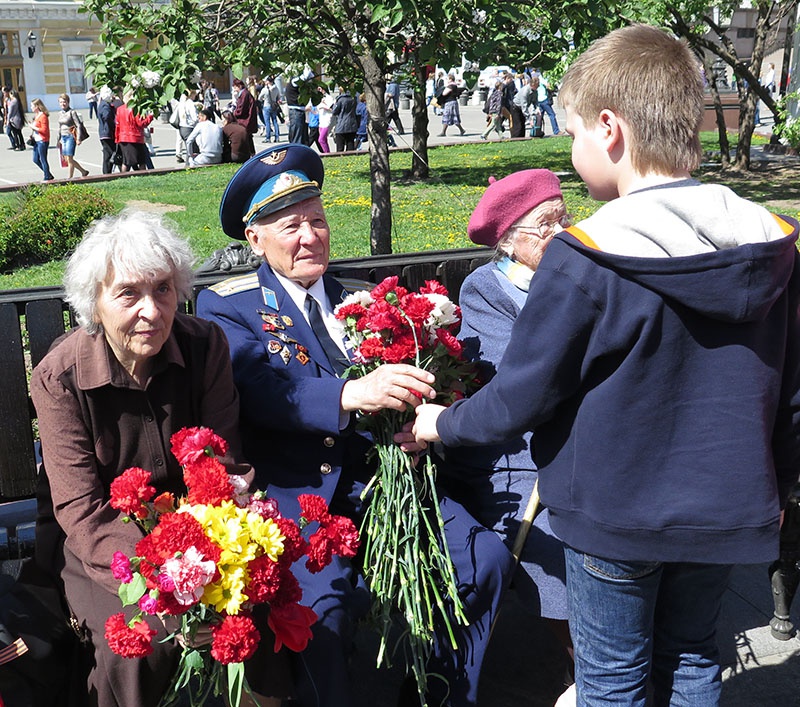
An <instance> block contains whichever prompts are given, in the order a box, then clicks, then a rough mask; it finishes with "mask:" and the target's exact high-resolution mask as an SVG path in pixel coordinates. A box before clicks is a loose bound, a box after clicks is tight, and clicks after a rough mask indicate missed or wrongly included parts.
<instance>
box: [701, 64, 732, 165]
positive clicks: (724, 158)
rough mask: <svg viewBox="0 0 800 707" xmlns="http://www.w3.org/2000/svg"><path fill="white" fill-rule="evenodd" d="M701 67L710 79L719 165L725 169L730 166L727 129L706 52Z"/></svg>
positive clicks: (711, 67)
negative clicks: (715, 117)
mask: <svg viewBox="0 0 800 707" xmlns="http://www.w3.org/2000/svg"><path fill="white" fill-rule="evenodd" d="M703 66H704V67H705V71H706V77H711V80H710V81H709V82H708V87H709V90H710V91H711V98H712V100H713V101H714V112H715V113H716V116H717V134H718V135H719V153H720V163H721V164H722V167H723V169H726V168H727V167H729V166H730V164H731V146H730V143H729V142H728V128H727V127H725V115H724V114H723V112H722V99H721V98H720V97H719V87H718V86H717V79H716V77H715V76H714V66H713V64H712V62H711V57H710V56H709V54H707V53H706V52H703Z"/></svg>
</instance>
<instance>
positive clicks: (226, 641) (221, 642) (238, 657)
mask: <svg viewBox="0 0 800 707" xmlns="http://www.w3.org/2000/svg"><path fill="white" fill-rule="evenodd" d="M211 635H212V636H213V637H214V640H213V642H212V643H211V657H212V658H214V660H216V661H217V662H219V663H222V664H223V665H229V664H230V663H242V662H244V661H245V660H247V659H248V658H251V657H252V656H253V653H255V652H256V648H258V642H259V641H260V640H261V634H260V633H259V632H258V629H257V628H256V627H255V624H254V623H253V619H251V618H250V616H248V615H247V614H237V615H236V616H226V617H225V618H224V619H223V620H222V623H219V624H216V625H214V626H212V627H211Z"/></svg>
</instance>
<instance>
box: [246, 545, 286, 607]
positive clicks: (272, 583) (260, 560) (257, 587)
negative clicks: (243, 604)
mask: <svg viewBox="0 0 800 707" xmlns="http://www.w3.org/2000/svg"><path fill="white" fill-rule="evenodd" d="M247 574H248V580H247V586H246V588H245V593H246V594H247V598H248V600H249V601H250V602H251V603H252V604H263V603H264V602H266V601H272V599H273V597H274V596H275V594H276V593H277V591H278V588H279V587H280V578H281V568H280V565H279V564H278V563H277V562H275V560H271V559H270V558H269V557H268V556H267V555H261V556H259V557H257V558H256V559H255V560H251V561H250V562H248V564H247Z"/></svg>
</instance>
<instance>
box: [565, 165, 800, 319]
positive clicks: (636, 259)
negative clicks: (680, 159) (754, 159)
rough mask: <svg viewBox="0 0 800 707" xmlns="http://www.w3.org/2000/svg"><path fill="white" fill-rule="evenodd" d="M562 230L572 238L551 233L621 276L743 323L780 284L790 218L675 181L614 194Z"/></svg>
mask: <svg viewBox="0 0 800 707" xmlns="http://www.w3.org/2000/svg"><path fill="white" fill-rule="evenodd" d="M567 233H570V234H571V235H572V236H574V238H569V237H568V236H566V235H565V234H560V235H559V236H557V237H558V238H561V239H563V240H564V241H566V242H567V243H568V244H569V245H571V246H572V247H575V248H578V249H580V250H582V251H583V252H584V253H585V254H586V255H587V257H589V258H591V259H593V260H594V261H595V262H597V263H598V264H599V265H601V266H604V267H609V268H611V269H613V270H614V271H615V272H616V273H617V274H618V275H620V276H621V277H625V278H628V279H630V280H633V281H635V282H637V283H639V284H641V285H642V286H644V287H647V288H648V289H650V290H653V291H655V292H657V293H658V294H659V295H661V296H662V297H664V298H667V299H671V300H674V301H677V302H680V303H681V304H682V305H683V306H686V307H688V308H690V309H692V310H695V311H697V312H698V313H700V314H703V315H705V316H708V317H711V318H713V319H717V320H721V321H730V322H747V321H758V320H760V319H762V318H763V317H764V316H765V315H766V313H767V312H769V310H770V308H771V307H772V305H773V304H774V303H775V300H776V299H777V298H778V297H779V296H780V295H781V293H782V292H783V290H784V289H785V287H786V284H787V283H788V281H789V278H790V276H791V274H792V271H793V269H794V264H795V259H796V256H797V250H796V248H795V241H796V240H797V238H798V223H797V222H796V221H795V220H793V219H790V218H786V217H778V216H775V215H773V214H771V213H770V212H768V211H767V210H766V209H765V208H763V207H762V206H759V205H758V204H754V203H753V202H750V201H747V200H746V199H742V198H741V197H739V196H737V195H736V194H735V193H734V192H733V191H731V190H730V189H728V188H727V187H723V186H720V185H715V184H701V183H700V182H697V181H695V180H683V181H679V182H672V183H669V184H665V185H661V186H657V187H651V188H648V189H643V190H641V191H637V192H633V193H631V194H628V195H626V196H625V197H621V198H619V199H615V200H614V201H611V202H609V203H607V204H605V205H604V206H603V207H601V208H600V209H599V210H598V211H597V213H596V214H594V215H593V216H591V217H590V218H588V219H586V220H584V221H581V222H580V223H578V224H576V225H575V226H573V227H571V228H569V229H567ZM576 241H577V242H576Z"/></svg>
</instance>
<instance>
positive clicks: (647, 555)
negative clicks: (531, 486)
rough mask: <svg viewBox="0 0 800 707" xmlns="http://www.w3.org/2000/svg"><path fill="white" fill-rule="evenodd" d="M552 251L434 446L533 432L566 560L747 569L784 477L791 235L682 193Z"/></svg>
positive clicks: (788, 456) (611, 211) (646, 199)
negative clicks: (588, 557)
mask: <svg viewBox="0 0 800 707" xmlns="http://www.w3.org/2000/svg"><path fill="white" fill-rule="evenodd" d="M569 230H571V231H572V232H571V233H561V234H559V235H558V236H556V237H555V238H554V240H553V241H552V243H551V244H550V246H549V248H548V250H547V252H546V253H545V256H544V258H543V259H542V262H541V264H540V266H539V268H538V270H537V272H536V277H534V278H533V281H532V284H531V288H530V291H529V294H528V299H527V301H526V304H525V306H524V307H523V308H522V310H521V312H520V314H519V316H518V318H517V320H516V322H515V324H514V327H513V329H512V333H511V339H510V341H509V344H508V347H507V349H506V353H505V355H504V357H503V359H502V361H501V363H500V365H499V367H498V371H497V375H496V376H495V378H494V379H493V380H492V381H491V382H490V383H489V384H488V385H487V386H486V387H484V388H483V389H482V390H480V391H479V392H478V393H476V394H475V395H474V396H472V397H471V398H470V399H468V400H462V401H459V402H457V403H455V404H454V405H453V406H452V407H451V408H449V409H448V410H446V411H444V412H443V413H442V415H441V416H440V417H439V421H438V424H437V428H438V432H439V435H440V436H441V438H442V441H443V442H444V443H445V444H447V445H449V446H456V445H483V444H496V443H500V442H503V441H505V440H508V439H510V438H512V437H514V436H517V435H519V434H521V433H523V432H524V431H526V430H533V431H534V436H533V444H534V452H533V453H534V459H535V462H536V464H537V466H538V467H539V484H540V492H541V497H542V501H543V503H544V504H545V505H546V506H547V507H548V509H549V511H550V522H551V526H552V528H553V530H554V531H555V532H556V534H557V535H558V536H559V537H560V538H561V539H562V540H563V541H564V542H565V543H567V544H568V545H569V546H571V547H573V548H575V549H577V550H579V551H582V552H587V553H590V554H593V555H598V556H601V557H606V558H609V559H616V560H631V561H659V562H705V563H738V562H764V561H765V560H769V559H771V558H774V557H777V555H778V532H779V527H778V521H779V507H780V504H782V503H783V501H784V499H785V497H786V495H787V494H788V491H789V489H790V488H791V486H792V484H793V483H794V482H795V481H796V480H797V478H798V470H799V469H800V322H799V321H798V306H800V268H798V267H797V262H798V253H797V250H796V248H795V241H796V240H797V237H798V224H797V222H795V221H793V220H791V219H785V218H777V217H775V216H772V215H771V214H769V213H768V212H767V211H766V210H765V209H763V208H762V207H760V206H757V205H755V204H752V203H750V202H748V201H746V200H744V199H741V198H739V197H737V196H736V195H735V194H734V193H733V192H731V191H730V190H728V189H726V188H724V187H720V186H714V185H701V184H699V183H697V182H695V181H693V180H686V181H681V182H675V183H671V184H668V185H663V186H660V187H655V188H650V189H646V190H642V191H639V192H636V193H633V194H630V195H628V196H625V197H622V198H620V199H617V200H615V201H613V202H610V203H609V204H607V205H605V206H603V207H602V208H601V209H600V210H599V211H598V212H597V213H596V214H595V215H594V216H592V217H591V218H589V219H587V220H585V221H583V222H581V223H579V224H578V225H577V227H575V228H573V229H569Z"/></svg>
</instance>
